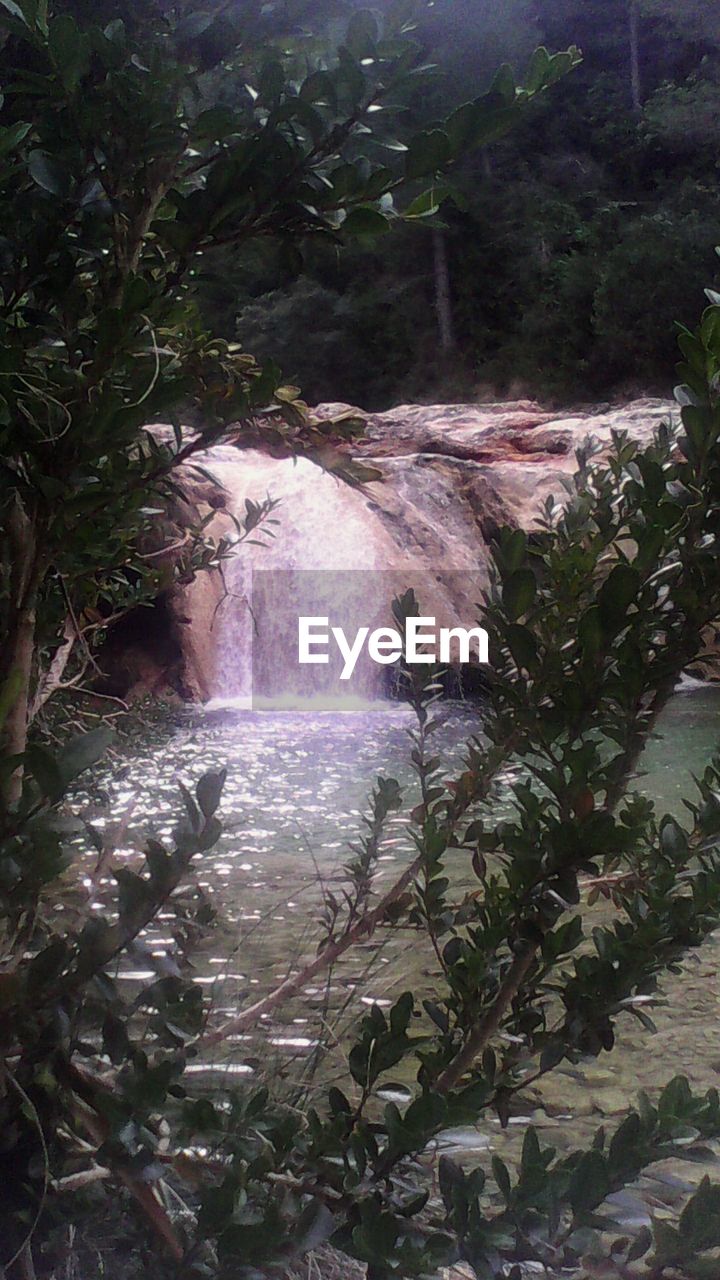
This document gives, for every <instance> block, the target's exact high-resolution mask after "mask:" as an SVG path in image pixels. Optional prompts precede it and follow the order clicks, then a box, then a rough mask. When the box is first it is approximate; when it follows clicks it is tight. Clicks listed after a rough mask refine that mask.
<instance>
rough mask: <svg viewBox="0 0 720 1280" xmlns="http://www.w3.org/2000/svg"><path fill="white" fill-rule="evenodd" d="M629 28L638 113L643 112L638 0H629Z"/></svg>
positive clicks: (634, 104)
mask: <svg viewBox="0 0 720 1280" xmlns="http://www.w3.org/2000/svg"><path fill="white" fill-rule="evenodd" d="M628 4H629V10H628V30H629V36H630V93H631V97H632V108H633V111H634V112H635V114H636V115H640V114H641V113H642V83H641V80H640V13H639V10H638V0H628Z"/></svg>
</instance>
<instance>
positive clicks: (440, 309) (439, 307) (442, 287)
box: [433, 228, 456, 355]
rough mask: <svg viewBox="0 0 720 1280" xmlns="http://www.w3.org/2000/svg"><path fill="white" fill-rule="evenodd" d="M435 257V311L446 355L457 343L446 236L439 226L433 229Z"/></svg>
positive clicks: (450, 352)
mask: <svg viewBox="0 0 720 1280" xmlns="http://www.w3.org/2000/svg"><path fill="white" fill-rule="evenodd" d="M433 257H434V265H435V311H436V313H437V321H438V330H439V333H440V350H441V351H442V352H443V354H444V355H452V354H453V352H454V351H455V345H456V344H455V327H454V325H453V314H452V299H451V296H450V272H449V271H448V261H447V249H446V245H445V236H444V235H443V233H442V231H441V230H440V229H439V228H436V229H435V230H434V231H433Z"/></svg>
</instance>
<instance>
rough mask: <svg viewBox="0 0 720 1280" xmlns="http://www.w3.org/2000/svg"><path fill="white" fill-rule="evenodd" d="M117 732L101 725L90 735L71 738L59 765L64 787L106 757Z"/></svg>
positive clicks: (59, 760)
mask: <svg viewBox="0 0 720 1280" xmlns="http://www.w3.org/2000/svg"><path fill="white" fill-rule="evenodd" d="M115 736H116V735H115V730H114V729H111V728H110V727H109V725H100V727H99V728H97V729H91V730H90V732H89V733H82V734H79V735H78V737H76V738H71V740H70V742H68V743H67V744H66V745H65V746H64V747H63V749H62V751H61V752H60V754H59V756H58V759H57V764H58V769H59V771H60V776H61V778H62V782H63V787H66V786H67V785H68V783H69V782H72V780H73V779H74V778H77V776H78V774H80V773H83V772H84V770H85V769H90V768H91V767H92V766H93V765H94V764H97V762H98V760H101V759H102V757H103V756H104V755H105V752H106V751H107V749H108V747H110V746H111V745H112V743H113V742H114V741H115Z"/></svg>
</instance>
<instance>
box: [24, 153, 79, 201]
mask: <svg viewBox="0 0 720 1280" xmlns="http://www.w3.org/2000/svg"><path fill="white" fill-rule="evenodd" d="M28 169H29V171H30V176H31V178H32V179H33V181H34V182H36V183H37V185H38V186H39V187H42V189H43V191H47V192H49V193H50V195H53V196H59V197H60V198H61V199H64V198H65V197H66V196H67V195H68V194H69V192H70V186H71V182H70V175H69V173H68V172H67V171H66V170H65V169H63V167H62V165H61V164H59V163H58V161H57V160H55V159H53V157H52V156H49V155H48V154H47V152H45V151H31V152H30V155H29V156H28Z"/></svg>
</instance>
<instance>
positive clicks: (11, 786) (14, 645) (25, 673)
mask: <svg viewBox="0 0 720 1280" xmlns="http://www.w3.org/2000/svg"><path fill="white" fill-rule="evenodd" d="M7 533H8V542H9V545H10V550H11V554H12V570H11V582H10V599H9V602H8V616H7V640H6V645H5V650H4V652H3V654H2V660H1V661H2V666H1V678H0V707H1V708H2V711H3V712H4V720H3V722H2V723H1V724H0V733H1V734H2V750H3V754H4V755H7V756H19V755H22V754H23V752H24V751H25V748H26V746H27V732H28V718H29V717H28V713H29V707H30V692H31V688H32V678H33V660H34V657H35V625H36V610H37V596H38V587H39V585H40V581H41V578H42V566H41V558H40V553H39V550H38V538H37V531H36V529H35V528H34V525H33V522H32V520H31V519H30V518H29V516H28V515H27V513H26V512H25V510H24V509H23V508H22V506H21V504H20V502H19V500H18V501H17V502H16V505H15V508H14V510H13V511H12V512H11V514H10V517H9V519H8V522H7ZM21 791H22V766H18V768H17V769H15V771H14V772H13V773H12V774H11V775H10V777H9V778H8V779H7V781H6V782H5V783H4V786H3V792H2V799H3V800H4V801H5V803H6V804H15V803H16V801H17V800H18V799H19V798H20V793H21Z"/></svg>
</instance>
